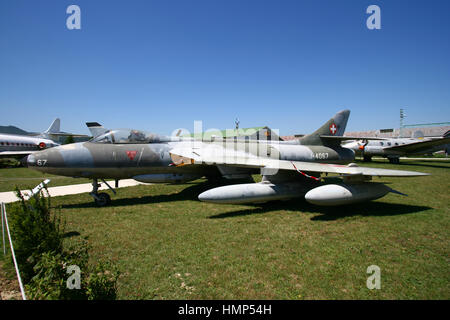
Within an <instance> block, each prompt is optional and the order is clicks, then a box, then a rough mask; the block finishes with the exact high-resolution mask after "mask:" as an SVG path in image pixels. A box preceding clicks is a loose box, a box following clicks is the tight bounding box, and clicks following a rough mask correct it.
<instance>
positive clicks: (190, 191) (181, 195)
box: [61, 182, 218, 208]
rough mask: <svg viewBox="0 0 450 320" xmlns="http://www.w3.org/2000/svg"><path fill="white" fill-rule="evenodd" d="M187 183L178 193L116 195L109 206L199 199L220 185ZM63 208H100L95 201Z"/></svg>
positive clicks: (66, 205) (63, 206)
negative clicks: (122, 196) (126, 196)
mask: <svg viewBox="0 0 450 320" xmlns="http://www.w3.org/2000/svg"><path fill="white" fill-rule="evenodd" d="M185 185H187V186H188V187H186V188H184V189H183V190H181V191H180V192H176V193H167V194H158V195H154V196H143V197H137V196H136V197H129V198H121V199H114V197H112V199H111V204H110V205H109V206H108V207H121V206H130V205H140V204H151V203H162V202H169V201H185V200H197V197H198V195H199V194H200V193H202V192H203V191H206V190H208V189H210V188H214V187H217V186H218V185H217V184H212V183H209V182H202V183H192V184H185ZM61 208H98V206H97V205H96V204H95V203H94V201H90V202H85V203H75V204H65V205H62V206H61Z"/></svg>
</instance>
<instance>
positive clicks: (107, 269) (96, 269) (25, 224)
mask: <svg viewBox="0 0 450 320" xmlns="http://www.w3.org/2000/svg"><path fill="white" fill-rule="evenodd" d="M16 191H17V194H18V197H19V198H20V202H18V203H15V204H13V205H12V206H11V208H10V209H9V210H8V211H9V216H10V217H11V218H10V226H11V233H12V237H13V242H14V247H15V248H14V249H15V253H16V258H17V262H18V264H19V268H20V271H21V275H22V279H23V282H24V284H25V291H26V294H27V296H28V298H29V299H38V300H43V299H50V300H66V299H67V300H72V299H89V300H107V299H115V298H116V291H117V286H116V284H117V280H118V277H119V273H118V271H117V270H115V268H113V267H112V266H109V265H107V264H105V263H102V262H100V263H97V264H96V265H90V264H89V246H88V243H87V240H86V239H81V240H79V241H77V242H75V243H74V244H72V246H70V247H68V248H66V249H64V247H63V240H64V224H63V223H62V222H61V218H60V214H52V213H51V210H50V197H47V198H45V197H44V196H42V195H41V193H39V194H36V195H34V196H33V197H31V199H29V200H28V201H26V200H25V199H24V198H23V196H22V195H21V193H20V191H19V190H16ZM71 265H76V266H78V267H79V268H80V272H81V274H80V288H79V289H76V288H73V289H70V288H69V287H68V285H67V281H68V279H69V277H70V276H71V274H69V273H68V267H69V266H71Z"/></svg>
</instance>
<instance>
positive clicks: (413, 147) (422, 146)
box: [384, 137, 450, 153]
mask: <svg viewBox="0 0 450 320" xmlns="http://www.w3.org/2000/svg"><path fill="white" fill-rule="evenodd" d="M448 143H450V137H449V138H440V139H435V140H425V141H419V142H413V143H408V144H402V145H399V146H393V147H386V148H384V150H393V151H402V152H406V153H420V152H424V151H426V150H428V149H430V148H433V147H437V146H440V145H445V144H448Z"/></svg>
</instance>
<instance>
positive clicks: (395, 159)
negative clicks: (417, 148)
mask: <svg viewBox="0 0 450 320" xmlns="http://www.w3.org/2000/svg"><path fill="white" fill-rule="evenodd" d="M389 162H390V163H392V164H399V163H400V158H389Z"/></svg>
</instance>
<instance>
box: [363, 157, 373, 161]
mask: <svg viewBox="0 0 450 320" xmlns="http://www.w3.org/2000/svg"><path fill="white" fill-rule="evenodd" d="M370 161H372V157H371V156H364V162H370Z"/></svg>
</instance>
